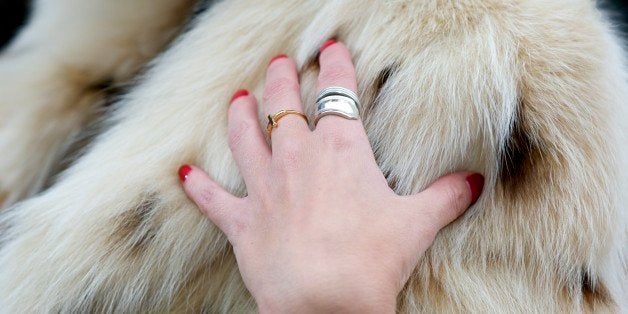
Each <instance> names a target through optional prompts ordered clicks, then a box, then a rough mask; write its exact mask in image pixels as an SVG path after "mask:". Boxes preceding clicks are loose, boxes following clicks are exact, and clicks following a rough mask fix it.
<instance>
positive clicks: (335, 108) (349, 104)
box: [314, 86, 360, 125]
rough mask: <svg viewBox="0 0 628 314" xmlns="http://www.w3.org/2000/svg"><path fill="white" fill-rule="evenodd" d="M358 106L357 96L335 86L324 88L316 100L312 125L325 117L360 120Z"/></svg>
mask: <svg viewBox="0 0 628 314" xmlns="http://www.w3.org/2000/svg"><path fill="white" fill-rule="evenodd" d="M359 104H360V102H359V100H358V96H357V95H356V94H355V93H354V92H353V91H351V90H349V89H346V88H343V87H336V86H334V87H328V88H325V89H323V90H322V91H321V92H320V94H319V96H318V98H317V99H316V114H315V115H314V125H316V124H317V123H318V120H319V119H320V118H322V117H324V116H327V115H336V116H340V117H342V118H345V119H349V120H357V119H359V118H360V110H359Z"/></svg>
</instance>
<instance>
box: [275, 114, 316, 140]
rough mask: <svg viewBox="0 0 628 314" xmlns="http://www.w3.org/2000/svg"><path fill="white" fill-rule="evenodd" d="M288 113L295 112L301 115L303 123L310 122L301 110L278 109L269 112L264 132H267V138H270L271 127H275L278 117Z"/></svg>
mask: <svg viewBox="0 0 628 314" xmlns="http://www.w3.org/2000/svg"><path fill="white" fill-rule="evenodd" d="M289 114H296V115H298V116H301V117H302V118H303V119H305V123H308V124H309V123H310V122H309V121H308V119H307V116H306V115H305V113H303V112H301V111H296V110H279V111H277V113H275V114H269V115H268V125H266V133H268V138H270V134H271V133H272V132H273V129H274V128H276V127H277V125H278V124H277V123H279V119H281V118H283V117H285V116H287V115H289Z"/></svg>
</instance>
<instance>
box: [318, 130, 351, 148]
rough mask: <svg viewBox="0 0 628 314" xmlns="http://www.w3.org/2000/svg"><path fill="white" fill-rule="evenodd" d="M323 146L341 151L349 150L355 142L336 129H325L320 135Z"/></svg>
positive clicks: (342, 131) (345, 133)
mask: <svg viewBox="0 0 628 314" xmlns="http://www.w3.org/2000/svg"><path fill="white" fill-rule="evenodd" d="M321 140H322V142H323V145H325V146H326V147H328V148H331V149H332V150H338V151H343V150H347V149H349V148H351V147H352V146H353V145H354V143H355V140H354V139H353V138H352V137H351V136H350V135H349V134H347V132H345V131H344V130H341V129H340V128H338V127H329V128H326V129H325V130H324V131H323V132H322V134H321Z"/></svg>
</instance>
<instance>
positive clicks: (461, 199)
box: [404, 172, 484, 234]
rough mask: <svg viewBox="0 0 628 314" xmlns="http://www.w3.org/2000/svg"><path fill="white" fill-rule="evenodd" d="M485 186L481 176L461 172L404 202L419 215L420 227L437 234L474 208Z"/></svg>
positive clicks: (443, 178)
mask: <svg viewBox="0 0 628 314" xmlns="http://www.w3.org/2000/svg"><path fill="white" fill-rule="evenodd" d="M483 186H484V177H483V176H482V175H481V174H478V173H472V172H459V173H454V174H450V175H446V176H444V177H441V178H440V179H438V180H436V182H434V183H432V184H431V185H430V186H429V187H428V188H427V189H425V190H424V191H423V192H421V193H419V194H416V195H411V196H405V197H404V198H405V199H406V201H408V202H409V206H410V207H409V208H410V210H411V211H414V212H416V213H417V215H414V217H417V218H418V219H419V220H420V221H419V222H417V223H420V224H423V225H426V226H430V227H431V228H432V231H433V232H434V234H435V233H436V232H438V231H439V230H440V229H442V228H443V227H445V226H447V225H448V224H449V223H451V222H452V221H454V220H455V219H456V218H458V216H460V215H462V214H463V213H464V212H465V211H466V210H467V208H469V207H470V206H471V205H473V204H474V203H475V202H476V201H477V200H478V198H479V197H480V194H481V193H482V189H483Z"/></svg>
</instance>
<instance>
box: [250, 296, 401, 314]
mask: <svg viewBox="0 0 628 314" xmlns="http://www.w3.org/2000/svg"><path fill="white" fill-rule="evenodd" d="M255 301H256V303H257V306H258V311H259V313H260V314H266V313H273V314H274V313H329V312H333V313H395V312H396V308H397V300H396V296H384V295H377V296H375V297H358V296H352V297H340V296H338V295H330V294H328V293H319V294H312V295H310V296H300V297H294V298H291V297H284V298H282V297H274V298H272V297H264V298H259V299H258V298H256V299H255Z"/></svg>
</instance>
